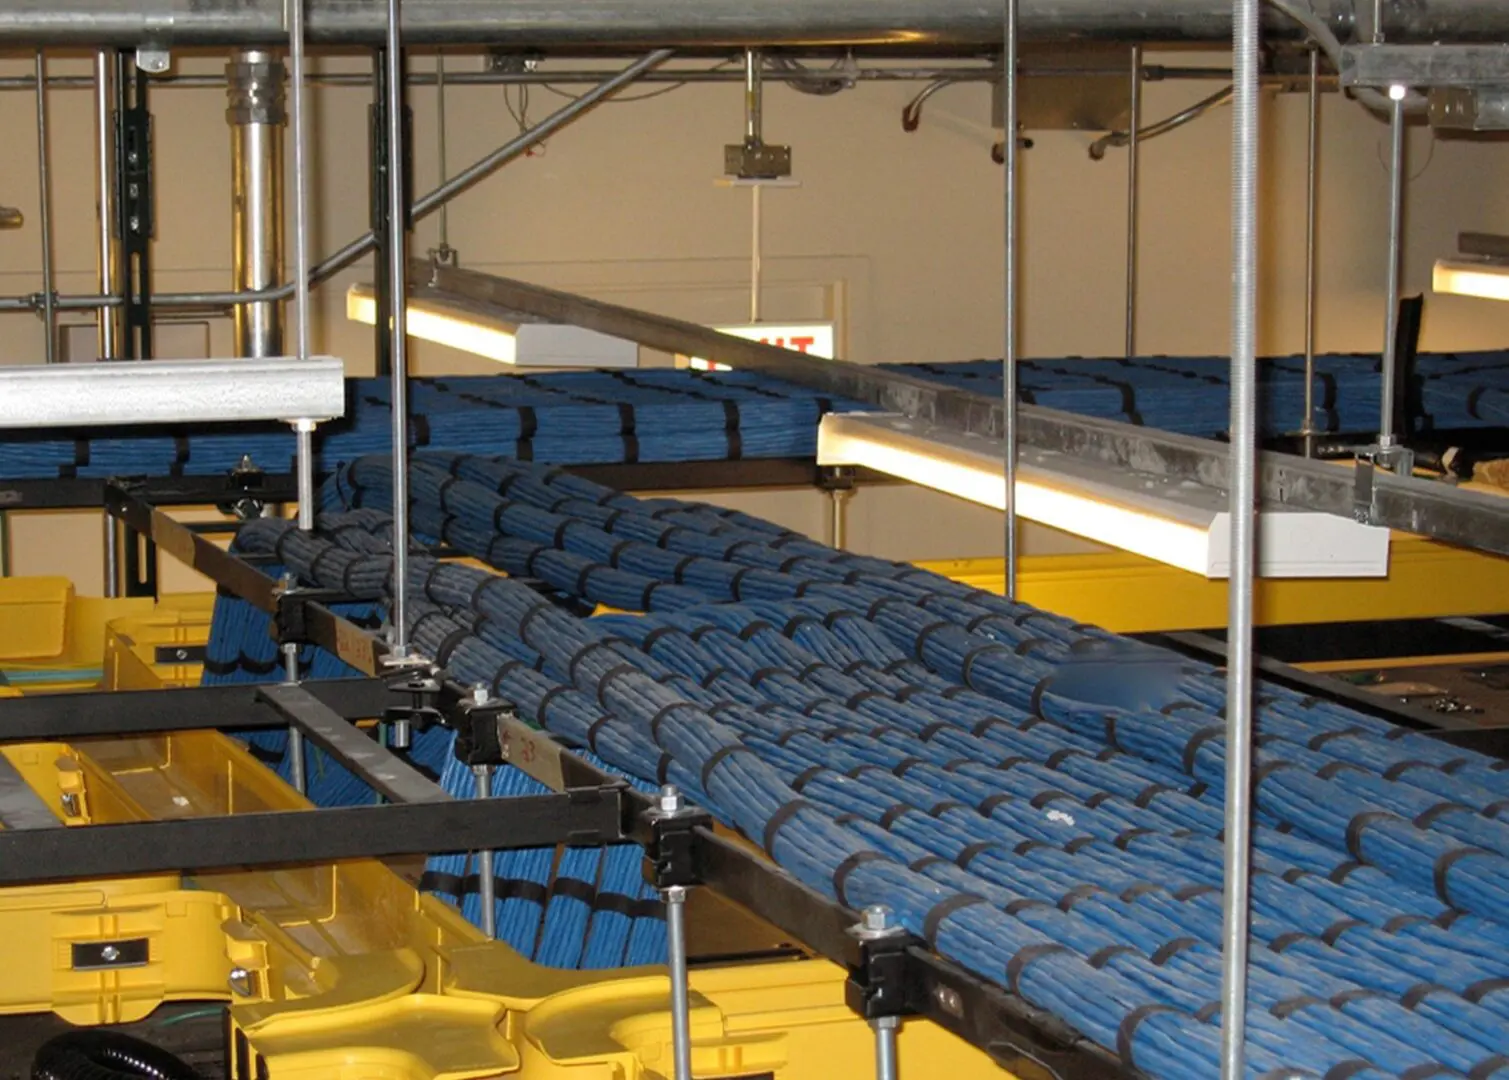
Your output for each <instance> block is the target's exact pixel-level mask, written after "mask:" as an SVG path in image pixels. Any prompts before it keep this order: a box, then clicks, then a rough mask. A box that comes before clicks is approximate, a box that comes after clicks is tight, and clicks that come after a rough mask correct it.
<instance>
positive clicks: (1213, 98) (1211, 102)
mask: <svg viewBox="0 0 1509 1080" xmlns="http://www.w3.org/2000/svg"><path fill="white" fill-rule="evenodd" d="M1233 89H1234V88H1233V87H1230V86H1226V87H1222V88H1221V89H1220V90H1217V91H1216V92H1215V93H1214V94H1211V95H1209V96H1207V97H1203V98H1201V99H1200V100H1199V101H1197V102H1195V103H1194V104H1193V105H1190V106H1189V107H1188V108H1184V109H1181V110H1179V111H1178V112H1176V113H1174V114H1173V115H1172V116H1166V117H1164V118H1163V119H1162V120H1159V121H1157V122H1156V123H1152V124H1149V125H1148V126H1147V127H1144V128H1140V129H1138V132H1137V138H1138V139H1139V140H1142V139H1156V138H1157V137H1158V136H1159V135H1166V134H1168V133H1169V132H1170V131H1174V130H1177V129H1178V128H1181V127H1183V126H1184V125H1185V124H1189V123H1193V122H1194V121H1196V120H1198V119H1199V118H1200V117H1202V116H1204V115H1205V114H1206V113H1208V112H1210V110H1212V109H1214V108H1217V107H1219V106H1221V105H1227V104H1230V102H1231V97H1232V93H1233ZM1131 141H1132V136H1131V133H1130V132H1126V131H1111V132H1107V133H1106V134H1104V135H1102V136H1101V137H1100V138H1098V139H1096V140H1095V141H1094V142H1092V143H1091V144H1090V160H1091V161H1100V160H1101V159H1102V158H1104V157H1105V156H1106V151H1107V150H1108V149H1110V148H1111V147H1113V146H1117V147H1120V146H1126V145H1127V144H1128V143H1130V142H1131Z"/></svg>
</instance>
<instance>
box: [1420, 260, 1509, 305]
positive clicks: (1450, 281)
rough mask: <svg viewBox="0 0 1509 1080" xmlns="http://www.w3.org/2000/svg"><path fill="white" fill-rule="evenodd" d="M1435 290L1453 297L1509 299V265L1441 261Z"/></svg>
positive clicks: (1434, 275) (1433, 276) (1433, 280)
mask: <svg viewBox="0 0 1509 1080" xmlns="http://www.w3.org/2000/svg"><path fill="white" fill-rule="evenodd" d="M1431 288H1432V289H1434V290H1435V291H1436V292H1438V293H1450V294H1451V295H1453V296H1481V297H1483V298H1484V299H1486V300H1509V264H1506V263H1501V262H1487V261H1473V260H1464V259H1437V260H1436V266H1435V270H1434V271H1432V273H1431Z"/></svg>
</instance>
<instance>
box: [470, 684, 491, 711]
mask: <svg viewBox="0 0 1509 1080" xmlns="http://www.w3.org/2000/svg"><path fill="white" fill-rule="evenodd" d="M491 699H492V693H491V692H490V691H489V690H488V688H487V684H486V683H480V682H479V683H477V684H475V685H474V686H473V687H472V704H474V705H486V704H487V703H488V701H490V700H491Z"/></svg>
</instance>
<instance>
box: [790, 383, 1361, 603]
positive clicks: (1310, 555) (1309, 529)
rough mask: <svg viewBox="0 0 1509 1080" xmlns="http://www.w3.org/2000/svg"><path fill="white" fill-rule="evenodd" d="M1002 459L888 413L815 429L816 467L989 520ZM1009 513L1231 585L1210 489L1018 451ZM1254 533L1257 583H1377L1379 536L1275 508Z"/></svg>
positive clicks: (1217, 496)
mask: <svg viewBox="0 0 1509 1080" xmlns="http://www.w3.org/2000/svg"><path fill="white" fill-rule="evenodd" d="M1004 457H1005V454H1004V446H1003V444H1002V443H1001V442H1000V441H999V440H996V439H986V438H982V437H979V436H971V435H964V434H959V433H955V432H951V431H947V430H944V429H939V428H933V427H931V426H929V425H926V424H921V423H919V422H917V421H914V420H910V419H908V418H906V417H903V416H899V415H895V414H890V413H830V414H829V415H827V416H825V417H823V420H822V425H821V426H820V427H819V429H818V442H817V461H818V464H819V465H850V466H861V467H864V468H868V469H873V470H875V471H876V472H883V473H886V474H888V475H890V476H895V477H899V478H900V479H903V480H909V481H911V482H912V483H915V484H921V485H922V486H924V487H929V488H932V489H933V490H935V491H942V492H945V493H947V494H949V495H955V496H957V497H959V498H962V499H967V500H969V501H970V502H974V503H979V504H980V505H982V506H991V507H994V508H995V509H997V510H1004V509H1005V507H1006V480H1005V476H1004V474H1003V471H1002V470H1003V466H1002V461H1003V460H1004ZM1016 506H1017V513H1018V514H1019V515H1020V516H1021V517H1022V518H1024V519H1026V520H1028V521H1036V522H1038V523H1039V524H1042V525H1048V526H1051V527H1053V528H1056V529H1062V530H1064V531H1065V532H1070V533H1074V534H1075V535H1076V536H1082V537H1084V538H1086V539H1088V540H1094V541H1097V542H1098V543H1102V544H1106V545H1107V546H1109V547H1114V548H1119V549H1121V550H1122V551H1130V552H1132V553H1134V554H1137V555H1142V556H1145V557H1146V558H1149V559H1155V560H1157V561H1158V562H1162V563H1167V564H1169V565H1171V566H1178V567H1180V568H1182V569H1185V570H1189V571H1190V572H1192V573H1196V574H1201V575H1203V576H1205V577H1208V578H1224V577H1228V576H1229V575H1230V571H1231V566H1230V555H1229V548H1230V536H1231V531H1230V530H1231V521H1230V515H1229V514H1228V513H1227V511H1226V508H1225V494H1224V493H1223V492H1219V491H1215V490H1214V489H1211V488H1205V487H1200V486H1199V485H1195V484H1187V483H1173V482H1169V481H1167V480H1164V479H1162V478H1159V477H1154V476H1150V475H1147V474H1135V473H1134V474H1127V473H1116V472H1113V471H1111V470H1109V469H1105V468H1102V467H1099V466H1095V465H1093V464H1088V463H1086V462H1082V461H1078V460H1076V459H1073V458H1068V457H1065V456H1064V455H1061V454H1051V453H1046V452H1043V451H1038V450H1033V449H1030V448H1027V447H1023V448H1021V450H1020V451H1019V452H1018V474H1017V486H1016ZM1258 521H1259V539H1260V544H1259V548H1260V550H1261V553H1262V554H1261V565H1260V567H1259V572H1260V573H1261V574H1262V575H1263V576H1264V577H1275V578H1279V577H1382V576H1385V575H1387V573H1388V548H1389V531H1388V530H1387V529H1381V528H1375V527H1373V526H1369V525H1362V524H1359V523H1357V522H1355V521H1351V520H1348V519H1346V518H1341V517H1337V516H1335V515H1331V514H1316V513H1309V512H1303V511H1295V510H1288V509H1285V508H1277V509H1274V510H1265V512H1264V513H1263V514H1262V515H1260V516H1259V519H1258Z"/></svg>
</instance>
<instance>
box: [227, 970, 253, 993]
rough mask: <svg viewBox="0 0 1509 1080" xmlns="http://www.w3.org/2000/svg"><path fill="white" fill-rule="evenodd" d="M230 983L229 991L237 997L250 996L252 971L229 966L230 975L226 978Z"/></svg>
mask: <svg viewBox="0 0 1509 1080" xmlns="http://www.w3.org/2000/svg"><path fill="white" fill-rule="evenodd" d="M226 982H227V983H228V984H229V985H230V988H231V993H233V994H235V995H236V996H237V997H251V993H252V973H251V972H250V971H247V970H246V969H245V968H244V967H233V968H231V973H230V977H229V978H228V979H226Z"/></svg>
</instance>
